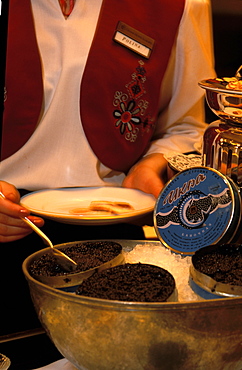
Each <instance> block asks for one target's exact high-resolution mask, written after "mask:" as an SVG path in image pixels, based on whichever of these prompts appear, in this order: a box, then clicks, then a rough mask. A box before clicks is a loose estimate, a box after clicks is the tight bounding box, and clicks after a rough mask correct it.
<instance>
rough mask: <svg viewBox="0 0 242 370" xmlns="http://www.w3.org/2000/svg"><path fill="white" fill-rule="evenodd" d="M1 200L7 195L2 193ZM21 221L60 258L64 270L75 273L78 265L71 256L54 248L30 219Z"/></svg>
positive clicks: (22, 218) (0, 193)
mask: <svg viewBox="0 0 242 370" xmlns="http://www.w3.org/2000/svg"><path fill="white" fill-rule="evenodd" d="M0 198H2V199H6V197H5V195H4V194H3V193H2V192H1V191H0ZM20 218H21V220H23V221H24V222H26V223H27V224H28V225H29V226H30V227H31V228H32V229H33V230H34V231H35V232H36V233H37V234H38V235H39V236H40V237H41V238H42V240H43V242H44V243H45V244H46V245H47V246H48V247H50V248H52V249H51V250H52V253H53V254H54V255H55V256H56V257H57V258H58V261H59V263H60V265H61V266H62V267H63V268H64V270H66V271H73V270H75V269H76V266H77V263H76V262H75V261H73V259H71V258H70V257H69V256H67V255H66V254H65V253H63V252H61V251H60V250H59V249H57V248H54V246H53V244H52V242H51V241H50V239H49V238H48V236H47V235H46V234H45V233H43V231H42V230H40V229H39V228H38V226H36V225H35V224H34V223H33V222H32V221H31V220H30V219H29V218H28V217H20Z"/></svg>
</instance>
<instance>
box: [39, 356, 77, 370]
mask: <svg viewBox="0 0 242 370" xmlns="http://www.w3.org/2000/svg"><path fill="white" fill-rule="evenodd" d="M35 370H77V368H76V367H75V366H74V365H72V364H71V363H70V361H68V360H67V359H65V358H63V359H62V360H59V361H56V362H53V363H52V364H49V365H47V366H44V367H40V368H38V369H35Z"/></svg>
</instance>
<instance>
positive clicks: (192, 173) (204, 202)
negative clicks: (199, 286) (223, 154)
mask: <svg viewBox="0 0 242 370" xmlns="http://www.w3.org/2000/svg"><path fill="white" fill-rule="evenodd" d="M240 219H241V198H240V194H239V190H238V188H237V186H236V185H235V184H234V182H233V181H232V180H231V179H230V178H228V177H227V176H225V175H223V174H221V173H220V172H219V171H217V170H215V169H212V168H208V167H202V166H201V167H200V166H199V167H193V168H190V169H187V170H184V171H181V172H179V173H178V174H177V175H175V176H174V177H173V178H172V179H171V180H170V181H169V182H168V183H167V184H166V186H165V187H164V189H163V190H162V191H161V193H160V195H159V197H158V199H157V202H156V206H155V210H154V226H155V230H156V234H157V236H158V237H159V239H160V241H161V242H162V243H163V244H164V245H165V246H166V247H168V248H170V249H171V250H173V251H175V252H177V253H181V254H187V255H192V254H194V253H195V252H196V250H198V249H200V248H202V247H206V246H208V245H213V244H224V243H229V242H231V241H232V240H234V238H235V237H237V235H238V234H237V231H238V228H239V224H240Z"/></svg>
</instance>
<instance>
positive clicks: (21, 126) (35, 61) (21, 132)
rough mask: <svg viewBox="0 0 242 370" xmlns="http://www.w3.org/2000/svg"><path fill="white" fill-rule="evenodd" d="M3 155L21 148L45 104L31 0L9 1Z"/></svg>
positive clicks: (5, 155)
mask: <svg viewBox="0 0 242 370" xmlns="http://www.w3.org/2000/svg"><path fill="white" fill-rule="evenodd" d="M8 23H9V25H8V46H7V59H6V61H7V66H6V82H5V86H6V96H7V99H6V101H5V104H4V117H3V127H2V159H4V158H6V157H8V156H10V155H11V154H13V153H14V152H16V151H17V150H18V149H20V148H21V147H22V146H23V145H24V144H25V143H26V141H27V140H28V139H29V138H30V136H31V135H32V133H33V130H34V129H35V127H36V125H37V123H38V118H39V115H40V111H41V106H42V97H43V85H42V76H41V64H40V59H39V53H38V48H37V44H36V40H35V31H34V24H33V20H32V10H31V6H30V1H29V0H21V1H19V0H10V1H9V21H8Z"/></svg>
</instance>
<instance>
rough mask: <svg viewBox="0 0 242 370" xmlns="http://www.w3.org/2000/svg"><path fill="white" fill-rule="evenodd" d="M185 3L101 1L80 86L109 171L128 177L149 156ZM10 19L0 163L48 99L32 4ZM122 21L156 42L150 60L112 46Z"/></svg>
mask: <svg viewBox="0 0 242 370" xmlns="http://www.w3.org/2000/svg"><path fill="white" fill-rule="evenodd" d="M184 2H185V0H162V1H154V2H151V1H150V0H142V1H139V2H138V1H130V0H122V1H120V0H103V4H102V8H101V13H100V17H99V22H98V26H97V30H96V33H95V37H94V40H93V44H92V47H91V50H90V53H89V57H88V61H87V65H86V68H85V71H84V76H83V81H82V85H81V99H80V110H81V118H82V122H83V127H84V131H85V133H86V136H87V139H88V141H89V143H90V145H91V147H92V149H93V151H94V153H95V154H96V155H97V157H98V158H99V159H100V161H101V162H102V163H104V164H105V165H106V166H108V167H110V168H113V169H115V170H119V171H127V170H128V169H129V168H130V166H131V165H132V164H134V163H135V161H136V160H137V159H138V158H139V157H140V156H141V155H142V154H143V153H144V151H145V150H146V148H147V145H148V143H149V140H150V138H151V136H152V134H153V130H154V126H155V121H156V118H157V114H158V99H159V92H160V84H161V81H162V78H163V75H164V72H165V70H166V67H167V63H168V60H169V56H170V52H171V48H172V45H173V42H174V39H175V36H176V33H177V28H178V25H179V22H180V19H181V16H182V13H183V9H184ZM9 12H10V14H9V40H8V53H7V71H6V89H7V100H6V104H5V111H4V122H3V125H4V126H3V145H2V159H4V158H6V157H8V156H10V155H12V154H13V153H15V152H16V151H17V150H18V149H19V148H21V147H22V146H23V145H24V144H25V143H26V141H27V140H28V139H29V137H30V136H31V134H32V133H33V131H34V129H35V127H36V125H37V124H38V119H39V115H40V112H41V105H42V97H43V87H42V79H41V64H40V59H39V55H38V47H37V43H36V38H35V33H34V25H33V20H32V15H31V7H30V1H29V0H21V1H18V0H11V1H10V11H9ZM118 21H123V22H125V23H126V24H128V25H129V26H131V27H133V28H135V29H136V30H139V31H141V32H142V33H143V34H145V35H147V36H149V37H152V38H153V39H154V40H155V45H154V49H153V51H152V54H151V56H150V58H149V59H148V60H147V59H145V58H143V57H141V56H140V55H138V54H136V53H134V52H133V51H131V50H128V49H127V48H125V47H123V46H121V45H119V44H117V43H116V42H114V41H113V35H114V33H115V29H116V26H117V23H118ZM80 47H81V45H80ZM123 97H125V99H123Z"/></svg>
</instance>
